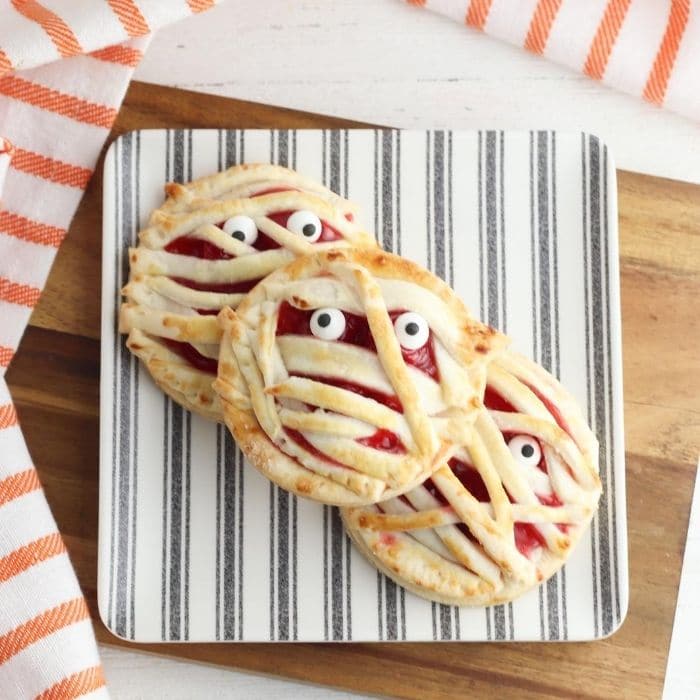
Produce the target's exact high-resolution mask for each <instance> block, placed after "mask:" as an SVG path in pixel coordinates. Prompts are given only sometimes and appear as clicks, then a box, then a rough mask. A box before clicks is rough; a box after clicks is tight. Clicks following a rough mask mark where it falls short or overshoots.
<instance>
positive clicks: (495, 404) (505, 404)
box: [484, 384, 517, 413]
mask: <svg viewBox="0 0 700 700" xmlns="http://www.w3.org/2000/svg"><path fill="white" fill-rule="evenodd" d="M484 406H486V408H488V409H490V410H492V411H503V412H504V413H516V412H517V409H516V408H515V406H513V404H512V403H510V401H506V400H505V399H504V398H503V397H502V396H501V395H500V394H499V393H497V392H496V391H495V390H494V389H492V388H491V387H490V386H489V385H488V384H487V385H486V391H485V392H484Z"/></svg>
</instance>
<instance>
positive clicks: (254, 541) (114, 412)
mask: <svg viewBox="0 0 700 700" xmlns="http://www.w3.org/2000/svg"><path fill="white" fill-rule="evenodd" d="M256 161H258V162H259V161H272V162H274V163H280V164H282V165H288V166H290V167H292V168H295V169H298V170H299V171H301V172H302V173H303V174H304V175H308V176H310V177H313V178H315V179H317V180H319V181H320V182H323V183H324V184H326V185H328V186H329V187H330V188H331V189H333V190H335V191H336V192H339V193H340V194H342V195H343V196H345V197H347V198H349V199H351V200H354V201H356V202H358V203H359V204H360V205H361V207H362V210H363V221H364V222H365V224H366V225H367V227H368V228H369V229H371V230H374V231H375V232H376V235H377V237H378V239H379V241H380V243H381V245H383V246H384V247H385V248H386V249H388V250H393V251H396V252H398V253H400V254H402V255H404V256H407V257H409V258H412V259H414V260H416V261H418V262H419V263H422V264H423V265H426V266H427V267H429V268H430V269H431V270H433V271H434V272H435V273H437V274H438V275H440V276H441V277H443V278H445V279H446V280H447V282H449V283H450V284H451V285H452V286H453V287H454V288H455V289H456V290H457V292H458V293H459V294H460V295H461V296H462V297H463V298H464V299H465V300H466V301H467V303H468V304H469V306H470V307H471V308H472V310H473V311H474V312H475V313H476V314H478V315H480V316H481V318H482V319H484V320H485V321H487V322H489V323H491V324H493V325H495V326H497V327H499V328H500V329H501V330H503V331H505V332H507V333H508V334H509V335H511V336H512V338H513V339H514V344H515V347H516V348H517V349H519V350H520V351H521V352H523V353H525V354H527V355H529V356H531V357H533V358H534V359H535V360H537V361H538V362H540V363H541V364H542V365H544V367H546V368H547V369H548V370H550V371H552V372H553V373H554V374H555V375H557V376H559V377H560V378H561V380H562V381H563V382H564V384H565V385H566V386H567V387H569V389H570V390H571V391H572V392H573V393H574V394H575V395H576V396H577V398H578V399H579V401H580V402H581V404H582V405H583V406H584V408H585V411H586V413H587V416H588V418H589V420H590V421H591V424H592V425H593V426H594V429H595V431H596V433H597V435H598V439H599V441H600V466H601V475H602V480H603V485H604V492H603V498H602V501H601V506H600V511H599V513H598V515H597V517H596V519H595V520H594V522H593V526H592V528H591V530H590V533H587V534H586V535H585V536H584V538H583V539H582V541H581V542H580V544H579V546H578V548H577V549H576V551H575V552H574V554H573V556H572V557H571V559H570V561H569V562H568V563H567V565H566V567H565V569H564V570H562V571H561V573H559V574H558V575H556V576H555V577H553V578H552V579H551V580H550V581H548V582H547V583H546V584H545V585H543V586H541V587H540V588H538V589H536V590H533V591H532V592H530V593H529V594H527V595H525V596H524V597H522V598H521V599H519V600H517V601H516V602H514V603H512V604H508V605H500V606H496V607H492V608H487V609H483V608H479V609H468V608H463V609H459V608H452V607H449V606H444V605H438V604H435V603H430V602H427V601H425V600H422V599H420V598H417V597H415V596H413V595H411V594H409V593H406V592H405V591H404V590H403V589H401V588H400V587H398V586H396V585H395V584H394V583H392V582H391V581H389V580H387V579H386V578H384V577H383V576H381V575H379V574H377V572H376V571H375V570H374V569H373V568H372V567H371V566H370V565H369V564H368V563H367V562H366V561H365V559H364V558H363V557H362V556H361V555H360V554H358V553H357V552H356V551H354V550H353V548H352V546H351V544H350V542H349V540H348V538H347V537H346V536H345V534H344V532H343V528H342V525H341V522H340V518H339V517H338V514H337V512H336V511H335V510H334V509H333V508H329V507H323V506H320V505H318V504H316V503H312V502H309V501H305V500H302V499H298V498H296V497H294V496H290V495H289V494H287V493H286V492H284V491H281V490H279V489H278V488H277V487H275V486H272V485H271V484H270V483H268V482H267V481H266V480H265V479H264V478H263V477H262V476H260V475H259V474H258V473H257V472H256V471H255V470H253V469H252V468H250V467H249V466H248V465H247V464H245V462H244V461H243V459H242V458H241V455H240V453H239V452H238V451H237V450H236V448H235V446H234V444H233V441H232V440H231V438H230V436H229V435H228V434H227V431H226V430H225V429H224V428H222V427H221V426H217V425H214V424H212V423H209V422H207V421H205V420H203V419H200V418H199V417H197V416H192V415H190V414H189V413H188V412H186V411H184V410H183V409H181V408H180V407H179V406H177V405H176V404H174V403H173V402H171V401H170V400H169V399H167V398H165V397H164V396H163V394H162V393H161V392H160V391H159V390H158V389H157V388H156V387H155V385H154V384H153V382H152V381H151V380H150V378H149V376H148V374H147V373H146V372H145V371H144V370H143V368H142V367H141V366H140V365H139V363H138V362H136V361H135V359H134V358H133V357H132V356H131V355H130V353H129V352H128V351H127V350H126V348H125V346H124V339H123V338H122V337H120V336H119V334H118V333H117V327H116V318H117V313H116V312H117V309H118V306H119V303H120V297H119V289H120V287H121V286H122V285H123V284H124V283H125V282H126V279H127V276H128V262H127V256H126V250H127V248H128V246H129V245H131V244H133V243H134V242H135V240H136V234H137V231H138V230H139V228H140V226H142V225H143V224H144V222H145V221H146V218H147V216H148V214H149V212H150V211H151V210H152V209H153V208H155V207H157V206H158V205H159V204H160V203H161V202H162V199H163V183H165V182H167V181H170V180H175V181H187V180H191V179H192V178H196V177H199V176H202V175H205V174H208V173H212V172H215V171H217V170H222V169H224V168H226V167H228V166H230V165H232V164H235V163H242V162H256ZM627 603H628V578H627V532H626V513H625V472H624V445H623V430H622V376H621V352H620V295H619V273H618V242H617V202H616V185H615V170H614V166H613V163H612V160H611V158H610V156H609V154H608V151H607V148H606V147H605V145H604V144H602V143H601V142H600V141H599V140H598V139H596V138H595V137H591V136H586V135H580V134H579V135H564V134H557V133H552V132H533V133H503V132H493V131H486V132H478V133H477V132H449V131H433V132H424V131H371V130H367V131H365V130H362V131H360V130H358V131H318V130H314V131H253V130H242V131H216V130H207V131H204V130H202V131H196V130H195V131H187V130H185V131H183V130H170V131H142V132H134V133H130V134H126V135H125V136H122V137H121V138H120V139H118V140H117V141H116V142H115V143H114V144H113V145H112V147H111V148H110V150H109V153H108V154H107V158H106V161H105V169H104V238H103V269H102V377H101V453H100V532H99V606H100V611H101V615H102V618H103V620H104V622H105V623H106V625H107V626H108V627H109V629H110V630H112V631H113V632H114V633H115V634H116V635H119V636H120V637H124V638H126V639H132V640H138V641H142V642H153V641H161V640H162V641H215V640H245V641H269V640H303V641H321V640H329V641H331V640H357V641H369V640H387V639H399V640H401V639H406V640H415V641H418V640H459V639H461V640H504V639H515V640H566V639H569V640H587V639H594V638H599V637H603V636H606V635H608V634H610V633H612V632H613V631H614V630H615V629H617V627H618V626H619V625H620V624H621V621H622V620H623V618H624V616H625V613H626V610H627Z"/></svg>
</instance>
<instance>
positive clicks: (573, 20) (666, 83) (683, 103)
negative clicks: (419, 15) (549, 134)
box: [407, 0, 700, 119]
mask: <svg viewBox="0 0 700 700" xmlns="http://www.w3.org/2000/svg"><path fill="white" fill-rule="evenodd" d="M407 1H408V2H409V3H411V4H412V5H420V6H423V7H427V8H429V9H431V10H435V11H436V12H440V13H442V14H445V15H447V16H449V17H452V18H453V19H456V20H457V21H459V22H464V23H466V24H467V25H469V26H470V27H473V28H475V29H478V30H481V31H483V32H486V33H487V34H489V35H491V36H494V37H496V38H498V39H502V40H504V41H507V42H509V43H511V44H515V45H516V46H522V47H523V48H525V49H527V50H528V51H531V52H533V53H536V54H539V55H542V56H545V57H546V58H549V59H551V60H552V61H556V62H557V63H562V64H564V65H566V66H569V67H570V68H573V69H574V70H576V71H580V72H582V73H585V74H586V75H587V76H589V77H591V78H594V79H596V80H601V81H602V82H603V83H606V84H607V85H610V86H612V87H614V88H617V89H619V90H622V91H624V92H628V93H630V94H632V95H635V96H638V97H642V98H644V99H645V100H647V101H648V102H651V103H653V104H655V105H663V106H664V107H667V108H669V109H672V110H673V111H675V112H678V113H680V114H683V115H684V116H686V117H690V118H691V119H700V4H699V3H697V2H691V0H517V2H516V1H515V0H407Z"/></svg>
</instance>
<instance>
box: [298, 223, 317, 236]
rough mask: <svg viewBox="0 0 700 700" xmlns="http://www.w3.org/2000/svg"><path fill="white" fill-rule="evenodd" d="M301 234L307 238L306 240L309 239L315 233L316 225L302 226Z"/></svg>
mask: <svg viewBox="0 0 700 700" xmlns="http://www.w3.org/2000/svg"><path fill="white" fill-rule="evenodd" d="M301 230H302V233H303V234H304V235H305V236H307V237H308V238H311V236H313V235H314V234H315V233H316V225H315V224H304V228H302V229H301Z"/></svg>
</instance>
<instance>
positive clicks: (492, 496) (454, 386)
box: [120, 165, 601, 605]
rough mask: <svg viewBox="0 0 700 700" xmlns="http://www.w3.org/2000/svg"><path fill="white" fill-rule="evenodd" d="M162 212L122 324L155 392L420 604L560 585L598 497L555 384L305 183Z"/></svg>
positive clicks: (237, 176) (257, 188)
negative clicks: (301, 500)
mask: <svg viewBox="0 0 700 700" xmlns="http://www.w3.org/2000/svg"><path fill="white" fill-rule="evenodd" d="M166 194H167V199H166V201H165V203H164V204H163V205H162V206H161V207H160V208H159V209H157V210H156V211H155V212H153V214H152V215H151V218H150V221H149V225H148V227H147V228H146V229H144V230H143V231H142V232H141V233H140V236H139V245H138V247H136V248H133V249H131V250H130V251H129V260H130V264H131V277H130V280H129V283H128V284H127V286H126V287H125V288H124V296H125V298H126V300H125V302H124V304H123V306H122V309H121V314H120V325H121V330H122V332H124V333H127V334H128V338H127V345H128V347H129V349H130V350H131V351H132V352H133V353H134V354H135V355H137V356H138V357H139V358H140V359H141V360H142V361H143V363H144V364H145V366H146V367H147V369H148V371H149V372H150V374H151V375H152V377H153V379H154V381H155V382H156V383H157V384H158V386H159V387H160V388H161V389H162V390H163V391H165V392H166V393H167V394H168V395H169V396H171V397H172V398H173V400H175V401H177V402H178V403H180V404H181V405H182V406H184V407H185V408H188V409H191V410H193V411H197V412H198V413H201V414H202V415H204V416H206V417H208V418H211V419H213V420H217V421H223V422H224V423H225V424H226V426H227V427H228V429H229V430H230V431H231V433H232V434H233V436H234V438H235V439H236V441H237V443H238V445H239V447H240V449H241V450H242V451H243V453H244V454H245V456H246V457H247V459H248V461H249V462H250V464H251V465H252V466H253V467H254V468H256V469H257V470H259V471H260V472H261V473H262V474H264V475H265V476H266V477H267V478H268V479H270V480H271V481H273V482H274V483H276V484H278V485H279V486H280V487H282V488H285V489H287V490H289V491H291V492H293V493H295V494H298V495H299V496H303V497H305V498H309V499H313V500H316V501H319V502H321V503H325V504H331V505H337V506H340V507H341V514H342V518H343V522H344V523H345V527H346V529H347V531H348V533H349V534H350V536H351V537H352V539H353V541H354V542H355V544H356V545H357V547H358V549H359V550H360V551H361V552H362V553H363V554H364V555H365V556H366V557H367V558H368V559H369V560H370V561H371V562H372V563H373V564H374V565H375V566H376V567H377V568H378V569H379V570H380V571H382V572H383V573H385V574H386V575H387V576H389V577H390V578H392V579H393V580H395V581H396V582H397V583H399V584H401V585H402V586H404V587H406V588H407V589H408V590H410V591H412V592H413V593H415V594H417V595H420V596H423V597H425V598H429V599H431V600H436V601H439V602H442V603H449V604H453V605H490V604H493V603H501V602H504V601H508V600H512V599H513V598H515V597H517V596H519V595H521V594H522V593H523V592H525V591H526V590H528V589H529V588H531V587H533V586H535V585H536V584H538V583H541V582H542V581H544V580H545V579H547V578H548V577H549V576H551V575H552V574H553V573H554V572H555V571H557V569H559V568H560V567H561V566H562V564H563V563H564V562H565V561H566V559H567V557H568V556H569V555H570V553H571V551H572V549H573V547H574V545H575V544H576V542H577V541H578V539H579V538H580V537H581V534H582V532H583V531H584V530H585V528H586V527H587V525H588V524H589V522H590V520H591V518H592V517H593V515H594V513H595V511H596V508H597V505H598V501H599V498H600V492H601V486H600V479H599V477H598V465H597V454H598V446H597V442H596V439H595V436H594V435H593V434H592V432H591V430H590V428H589V427H588V426H587V425H586V422H585V420H584V418H583V416H582V414H581V411H580V409H579V408H578V406H577V405H576V403H575V401H574V400H573V398H572V397H571V396H570V395H569V394H568V393H567V392H566V390H565V389H564V388H563V387H562V386H561V385H560V384H559V382H558V381H557V380H556V379H555V378H554V377H552V376H551V375H550V374H549V373H547V372H546V371H545V370H544V369H542V368H541V367H539V366H538V365H536V364H534V363H533V362H531V361H529V360H527V359H526V358H524V357H521V356H519V355H517V354H515V353H513V352H511V351H509V350H508V349H507V348H508V339H507V338H506V337H505V336H504V335H503V334H501V333H499V332H498V331H497V330H495V329H493V328H490V327H488V326H486V325H484V324H483V323H481V322H480V321H478V320H477V319H475V318H473V317H472V316H471V314H470V312H469V310H468V309H467V308H466V307H465V305H464V304H463V303H462V301H461V300H460V299H459V298H458V297H457V296H456V295H455V293H454V292H453V291H452V290H451V289H450V288H449V287H448V286H447V285H446V284H445V283H444V282H442V281H441V280H440V279H438V278H437V277H435V276H434V275H433V274H431V273H430V272H428V271H427V270H425V269H423V268H421V267H420V266H419V265H416V264H415V263H413V262H411V261H410V260H407V259H405V258H400V257H398V256H395V255H392V254H390V253H387V252H384V251H382V250H380V249H379V248H378V247H377V246H376V244H375V242H374V239H373V237H372V236H371V235H370V234H368V233H367V232H366V231H365V230H364V229H363V227H362V225H361V224H360V223H359V222H358V221H357V218H356V217H357V213H356V210H355V207H354V206H353V205H352V204H351V203H350V202H348V201H346V200H344V199H343V198H342V197H339V196H338V195H336V194H334V193H333V192H331V191H330V190H328V189H326V188H324V187H322V186H320V185H318V184H316V183H314V182H312V181H310V180H307V179H306V178H304V177H302V176H301V175H299V174H297V173H295V172H293V171H290V170H287V169H285V168H280V167H277V166H272V165H240V166H235V167H233V168H231V169H229V170H227V171H226V172H223V173H218V174H216V175H213V176H211V177H207V178H203V179H201V180H198V181H195V182H192V183H190V184H187V185H180V184H171V185H168V186H166Z"/></svg>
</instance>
